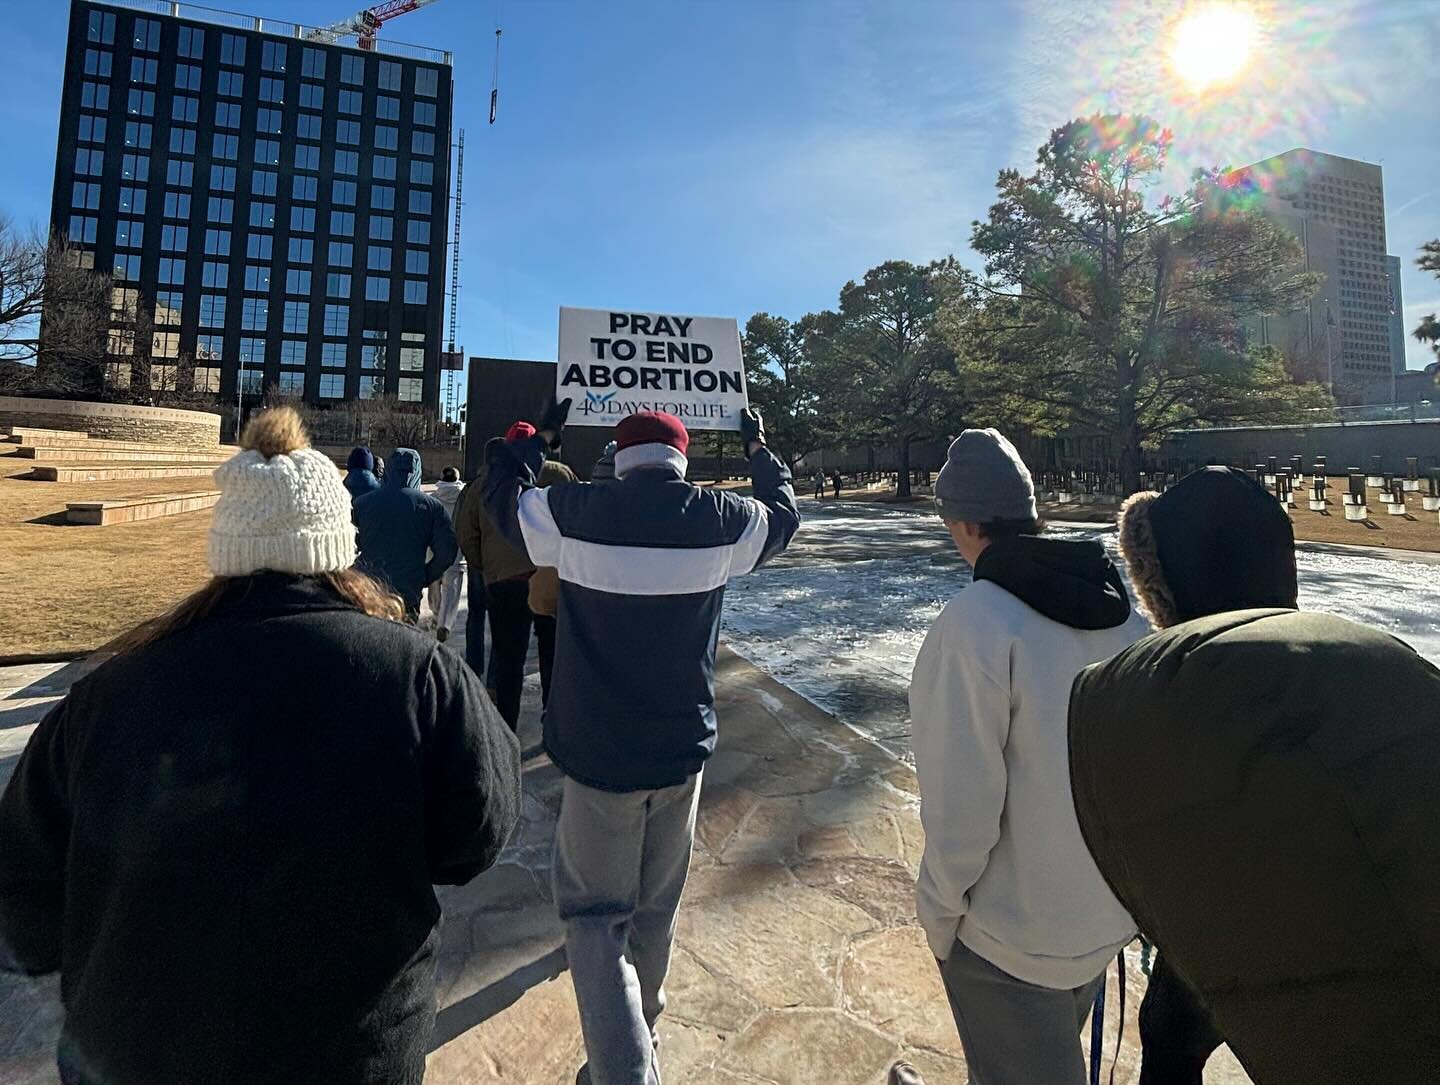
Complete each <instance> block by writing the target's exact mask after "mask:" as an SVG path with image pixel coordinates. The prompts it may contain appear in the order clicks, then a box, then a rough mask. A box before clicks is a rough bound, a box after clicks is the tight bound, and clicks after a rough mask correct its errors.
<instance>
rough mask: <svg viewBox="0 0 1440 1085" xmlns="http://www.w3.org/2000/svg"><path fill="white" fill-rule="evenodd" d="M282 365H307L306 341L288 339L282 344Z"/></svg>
mask: <svg viewBox="0 0 1440 1085" xmlns="http://www.w3.org/2000/svg"><path fill="white" fill-rule="evenodd" d="M280 364H281V365H304V364H305V340H303V339H286V340H284V341H283V342H281V344H280Z"/></svg>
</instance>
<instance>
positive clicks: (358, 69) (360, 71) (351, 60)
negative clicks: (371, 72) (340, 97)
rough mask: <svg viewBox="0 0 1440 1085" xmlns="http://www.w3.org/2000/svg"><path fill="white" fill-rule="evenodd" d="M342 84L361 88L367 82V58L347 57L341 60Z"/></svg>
mask: <svg viewBox="0 0 1440 1085" xmlns="http://www.w3.org/2000/svg"><path fill="white" fill-rule="evenodd" d="M340 82H342V83H349V84H351V85H352V86H359V85H360V84H362V83H364V82H365V58H364V57H357V56H353V55H346V56H342V57H341V58H340Z"/></svg>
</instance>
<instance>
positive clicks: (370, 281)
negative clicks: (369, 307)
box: [365, 275, 390, 301]
mask: <svg viewBox="0 0 1440 1085" xmlns="http://www.w3.org/2000/svg"><path fill="white" fill-rule="evenodd" d="M365 300H366V301H389V300H390V280H389V279H387V278H385V277H384V276H381V275H369V276H367V277H366V279H365Z"/></svg>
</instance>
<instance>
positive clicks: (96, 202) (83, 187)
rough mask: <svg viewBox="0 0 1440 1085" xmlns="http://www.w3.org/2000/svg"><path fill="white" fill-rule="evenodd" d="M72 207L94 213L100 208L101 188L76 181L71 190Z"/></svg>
mask: <svg viewBox="0 0 1440 1085" xmlns="http://www.w3.org/2000/svg"><path fill="white" fill-rule="evenodd" d="M70 206H71V207H78V208H80V209H81V210H84V211H94V210H95V209H97V208H98V207H99V206H100V186H99V185H98V184H87V183H86V182H84V181H76V182H75V183H74V184H73V185H72V186H71V188H70Z"/></svg>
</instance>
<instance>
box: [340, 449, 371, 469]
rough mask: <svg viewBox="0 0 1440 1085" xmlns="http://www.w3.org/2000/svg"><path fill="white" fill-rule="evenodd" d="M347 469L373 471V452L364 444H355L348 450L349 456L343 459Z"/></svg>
mask: <svg viewBox="0 0 1440 1085" xmlns="http://www.w3.org/2000/svg"><path fill="white" fill-rule="evenodd" d="M345 470H347V471H373V470H375V454H374V453H373V452H371V451H370V450H369V449H368V448H366V447H365V446H364V445H357V446H356V447H355V448H352V449H351V450H350V455H349V457H348V458H347V459H346V460H345Z"/></svg>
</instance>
